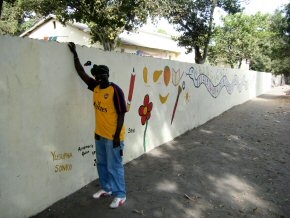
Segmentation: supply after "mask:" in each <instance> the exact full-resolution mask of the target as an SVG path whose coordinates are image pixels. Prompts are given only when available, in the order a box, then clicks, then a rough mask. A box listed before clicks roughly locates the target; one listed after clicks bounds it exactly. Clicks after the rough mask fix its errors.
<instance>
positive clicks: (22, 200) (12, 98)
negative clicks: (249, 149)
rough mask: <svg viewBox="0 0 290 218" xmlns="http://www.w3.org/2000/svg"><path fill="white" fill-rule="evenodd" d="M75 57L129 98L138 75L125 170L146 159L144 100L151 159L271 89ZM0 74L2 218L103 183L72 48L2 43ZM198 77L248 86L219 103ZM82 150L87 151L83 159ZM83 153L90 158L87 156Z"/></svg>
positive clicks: (131, 58)
mask: <svg viewBox="0 0 290 218" xmlns="http://www.w3.org/2000/svg"><path fill="white" fill-rule="evenodd" d="M77 51H78V53H79V57H80V60H81V62H82V63H85V62H86V61H87V60H91V61H92V62H93V63H95V64H106V65H108V66H109V68H110V70H111V76H110V79H111V81H113V82H116V83H117V84H118V85H119V86H120V87H121V88H122V89H123V90H124V93H125V96H128V90H129V84H130V78H131V72H132V71H133V68H134V69H135V73H136V81H135V89H134V94H133V99H132V104H131V109H130V111H129V112H128V113H127V115H126V120H125V124H126V129H127V132H128V131H130V130H129V128H130V129H131V130H133V131H131V132H133V133H128V134H127V135H126V140H125V144H126V149H125V162H128V161H130V160H132V159H134V158H137V157H138V156H140V155H141V154H143V153H144V151H143V133H144V129H145V126H142V125H141V118H140V116H139V114H138V108H139V106H141V105H142V104H143V99H144V96H145V95H146V94H149V95H150V101H151V102H153V104H154V106H153V110H152V114H151V118H150V120H149V121H148V123H149V124H148V130H147V134H146V140H147V151H150V150H151V149H153V148H155V147H157V146H159V145H160V144H163V143H165V142H167V141H169V140H172V139H173V138H174V137H176V136H178V135H180V134H182V133H184V132H185V131H187V130H189V129H192V128H194V127H196V126H198V125H201V124H203V123H205V122H206V121H208V120H209V119H211V118H213V117H215V116H218V115H219V114H221V113H222V112H224V111H226V110H228V109H229V108H231V107H232V106H234V105H238V104H241V103H243V102H245V101H247V100H249V99H251V98H253V97H255V96H257V95H260V94H262V93H264V92H265V91H267V90H268V89H270V87H271V74H265V73H257V72H252V71H251V72H250V71H246V70H244V71H242V70H240V71H239V70H230V69H222V68H220V69H219V68H214V67H210V66H206V65H193V64H187V63H181V62H176V61H169V60H161V59H153V58H146V57H139V56H135V55H130V54H126V53H116V52H111V53H109V52H104V51H101V50H97V49H94V48H86V47H79V46H77ZM0 66H1V67H0V105H1V107H0V148H1V149H0V174H1V177H0V211H1V214H0V217H5V218H9V217H13V218H18V217H27V216H30V215H33V214H36V213H38V212H40V211H42V210H43V209H45V208H47V207H48V206H50V205H51V204H53V203H54V202H56V201H57V200H59V199H61V198H63V197H65V196H67V195H69V194H70V193H72V192H74V191H76V190H78V189H80V188H81V187H83V186H84V185H86V184H88V183H89V182H91V181H92V180H94V179H96V178H97V170H96V167H95V166H94V159H95V157H94V155H93V154H92V153H93V152H94V146H93V145H94V139H93V135H94V125H95V124H94V110H93V96H92V93H91V92H90V91H88V90H87V87H86V85H85V84H84V83H83V82H82V81H81V79H80V78H79V77H78V75H77V73H76V71H75V69H74V64H73V58H72V54H71V53H70V51H69V49H68V47H67V45H66V44H60V43H56V42H43V41H38V40H33V39H21V38H16V37H14V38H12V37H8V36H0ZM165 66H169V68H170V72H171V78H170V82H169V84H168V86H166V85H165V83H164V77H163V75H164V72H163V70H164V67H165ZM144 67H147V69H148V82H147V83H145V82H144V80H143V69H144ZM191 67H194V70H193V71H190V68H191ZM156 70H161V73H162V75H161V76H160V78H159V80H158V81H157V82H156V83H155V82H154V81H153V73H154V71H156ZM175 71H177V72H180V75H182V74H183V73H184V74H183V77H182V78H181V80H180V82H179V83H178V81H177V82H176V84H175V85H177V86H174V85H173V83H172V81H174V79H173V80H172V76H173V75H175V73H174V72H175ZM193 72H196V73H197V75H200V74H204V75H206V76H207V77H208V78H210V80H211V81H212V82H213V84H215V85H216V84H218V83H219V82H220V80H221V79H222V77H223V76H226V77H227V78H228V80H229V83H232V81H233V80H234V78H235V75H237V78H238V80H239V82H241V81H242V77H243V76H245V82H246V83H245V86H242V89H241V92H238V90H237V87H236V86H235V88H234V90H233V92H232V93H231V94H228V93H227V91H226V89H225V87H223V88H222V90H221V92H220V94H219V95H218V96H217V97H216V98H214V97H212V96H211V94H210V93H209V91H208V90H207V89H206V87H205V85H204V84H201V85H200V87H199V88H197V87H195V86H194V83H193V81H192V80H191V79H190V76H189V75H191V77H193V75H194V74H191V73H193ZM177 74H178V73H177ZM183 82H184V83H185V88H184V90H182V92H181V94H180V97H179V101H178V104H177V109H176V113H175V117H174V120H173V123H172V125H171V123H170V121H171V117H172V112H173V108H174V105H175V102H176V98H177V93H178V86H179V85H181V86H182V83H183ZM246 87H247V88H246ZM186 93H188V96H189V97H188V98H187V99H186ZM159 94H161V95H163V96H165V95H167V94H169V97H168V100H167V102H166V103H165V104H162V103H161V102H160V100H159ZM91 145H92V146H91ZM193 146H194V145H193ZM79 147H83V149H82V150H81V151H78V150H79ZM82 152H89V153H86V154H84V156H83V155H82ZM59 154H62V156H57V155H59ZM60 165H63V166H66V167H67V171H63V172H55V171H56V169H58V168H59V166H60Z"/></svg>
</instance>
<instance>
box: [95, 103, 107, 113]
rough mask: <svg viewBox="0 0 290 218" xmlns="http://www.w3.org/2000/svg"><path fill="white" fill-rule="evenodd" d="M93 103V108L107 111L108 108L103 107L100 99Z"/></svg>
mask: <svg viewBox="0 0 290 218" xmlns="http://www.w3.org/2000/svg"><path fill="white" fill-rule="evenodd" d="M94 105H95V108H96V109H97V110H99V111H101V112H105V113H107V112H108V109H107V108H104V107H102V106H101V102H100V101H98V102H97V103H94Z"/></svg>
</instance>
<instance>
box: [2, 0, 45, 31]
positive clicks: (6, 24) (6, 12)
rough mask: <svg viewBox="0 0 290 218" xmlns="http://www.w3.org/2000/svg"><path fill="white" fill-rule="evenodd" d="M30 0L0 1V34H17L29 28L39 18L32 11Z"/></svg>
mask: <svg viewBox="0 0 290 218" xmlns="http://www.w3.org/2000/svg"><path fill="white" fill-rule="evenodd" d="M30 1H31V0H26V1H25V0H10V1H8V0H7V1H4V2H3V1H2V3H3V5H2V8H1V9H0V11H2V14H1V17H0V34H9V35H19V34H20V33H21V32H23V31H25V30H26V29H28V28H30V27H31V26H33V25H34V24H35V22H37V20H38V19H39V18H40V16H39V15H36V14H35V13H33V7H31V6H32V5H31V2H30ZM0 3H1V2H0Z"/></svg>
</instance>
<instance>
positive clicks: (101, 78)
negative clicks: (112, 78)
mask: <svg viewBox="0 0 290 218" xmlns="http://www.w3.org/2000/svg"><path fill="white" fill-rule="evenodd" d="M91 74H92V75H93V76H94V77H95V79H96V80H97V82H99V83H106V82H108V78H109V68H108V67H107V66H106V65H96V64H94V65H93V68H92V69H91Z"/></svg>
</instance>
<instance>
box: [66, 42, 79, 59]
mask: <svg viewBox="0 0 290 218" xmlns="http://www.w3.org/2000/svg"><path fill="white" fill-rule="evenodd" d="M68 47H69V49H70V51H71V52H72V53H73V54H74V56H76V57H77V56H78V55H77V52H76V45H75V44H74V43H73V42H69V43H68Z"/></svg>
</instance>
